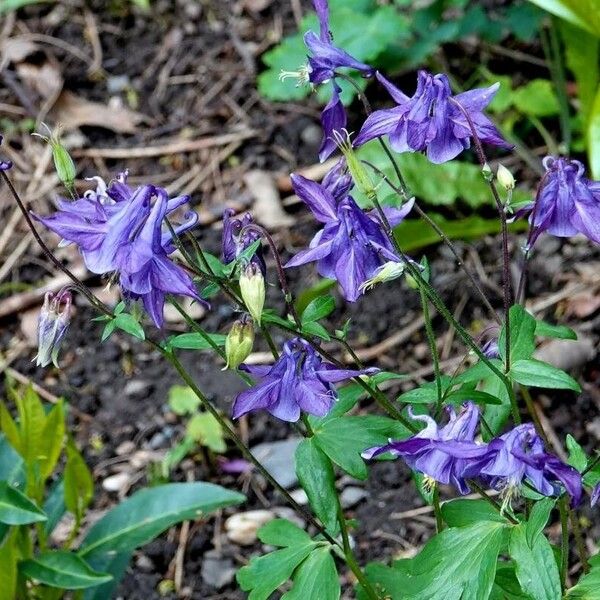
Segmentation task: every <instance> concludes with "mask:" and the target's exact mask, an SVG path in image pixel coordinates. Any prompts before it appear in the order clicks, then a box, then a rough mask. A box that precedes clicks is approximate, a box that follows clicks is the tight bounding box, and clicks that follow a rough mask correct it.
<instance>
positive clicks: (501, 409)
mask: <svg viewBox="0 0 600 600" xmlns="http://www.w3.org/2000/svg"><path fill="white" fill-rule="evenodd" d="M486 370H487V372H488V373H490V375H489V376H488V377H486V378H485V379H484V382H483V388H482V389H483V391H484V392H486V393H488V394H491V395H492V396H494V397H495V398H499V399H500V400H501V401H502V404H500V405H496V406H494V405H488V406H486V407H485V411H484V418H485V422H486V423H487V424H488V425H489V427H490V429H491V430H492V432H493V434H494V435H498V434H499V433H500V432H501V430H502V427H504V424H505V423H506V420H507V419H508V416H509V415H510V398H509V397H508V390H507V389H506V386H505V385H504V382H503V381H502V380H501V379H500V377H498V376H497V375H495V374H494V373H492V372H491V371H490V370H489V369H487V367H486ZM481 433H482V436H483V440H484V441H485V442H489V439H490V436H489V434H488V432H487V429H486V428H482V430H481Z"/></svg>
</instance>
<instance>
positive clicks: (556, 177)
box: [530, 156, 600, 245]
mask: <svg viewBox="0 0 600 600" xmlns="http://www.w3.org/2000/svg"><path fill="white" fill-rule="evenodd" d="M544 167H545V169H546V174H545V175H544V178H543V180H542V183H541V186H540V189H539V191H538V194H537V198H536V201H535V205H534V206H533V209H532V212H531V217H530V221H531V222H532V225H533V232H532V237H531V240H530V245H532V244H533V243H534V242H535V240H536V239H537V238H538V237H539V235H540V234H541V233H543V232H544V231H546V232H547V233H549V234H551V235H555V236H557V237H570V236H572V235H575V234H577V233H583V235H585V236H586V237H587V238H588V239H590V240H591V241H593V242H595V243H596V244H600V182H598V181H592V180H590V179H587V178H586V177H585V176H584V173H585V169H584V166H583V165H582V164H581V163H580V162H579V161H578V160H570V159H568V158H562V157H558V158H555V157H553V156H547V157H546V158H545V159H544Z"/></svg>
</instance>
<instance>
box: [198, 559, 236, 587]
mask: <svg viewBox="0 0 600 600" xmlns="http://www.w3.org/2000/svg"><path fill="white" fill-rule="evenodd" d="M235 572H236V568H235V565H234V564H233V561H232V560H231V559H230V558H223V557H222V555H221V553H220V552H219V551H218V550H209V551H208V552H206V553H205V554H204V557H203V559H202V567H201V569H200V575H201V576H202V581H204V583H206V585H210V586H211V587H214V588H215V589H216V590H220V589H222V588H224V587H225V586H226V585H229V584H230V583H232V582H233V580H234V578H235Z"/></svg>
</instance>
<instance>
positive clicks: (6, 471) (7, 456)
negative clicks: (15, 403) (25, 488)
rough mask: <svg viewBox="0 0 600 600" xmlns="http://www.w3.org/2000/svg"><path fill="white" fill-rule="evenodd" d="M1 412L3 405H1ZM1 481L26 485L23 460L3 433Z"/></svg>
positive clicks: (0, 442)
mask: <svg viewBox="0 0 600 600" xmlns="http://www.w3.org/2000/svg"><path fill="white" fill-rule="evenodd" d="M1 410H2V404H0V411H1ZM0 481H7V482H8V483H9V484H11V485H16V486H22V485H23V484H24V483H25V471H24V469H23V459H22V458H21V456H20V455H19V454H17V451H16V450H15V448H14V446H12V445H11V444H10V442H9V441H8V440H7V438H6V436H5V435H4V434H2V433H0Z"/></svg>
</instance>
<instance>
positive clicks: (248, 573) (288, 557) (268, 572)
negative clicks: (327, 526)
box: [236, 541, 317, 600]
mask: <svg viewBox="0 0 600 600" xmlns="http://www.w3.org/2000/svg"><path fill="white" fill-rule="evenodd" d="M316 547H317V543H315V542H313V541H311V542H308V543H305V544H298V545H294V546H290V547H289V548H283V549H282V550H276V551H275V552H271V553H269V554H265V555H264V556H259V557H258V558H253V559H252V560H251V561H250V563H249V564H248V565H247V566H245V567H242V568H241V569H240V570H239V571H238V572H237V575H236V579H237V582H238V583H239V585H240V587H241V588H242V590H244V591H245V592H250V594H249V595H248V600H267V598H270V597H271V594H272V593H273V592H274V591H275V590H276V589H277V588H278V587H279V586H280V585H283V584H284V583H285V582H286V581H287V580H288V579H290V577H291V576H292V573H293V572H294V569H296V567H297V566H298V565H299V564H300V563H301V562H302V561H303V560H304V559H305V558H306V557H307V556H308V555H309V554H310V553H311V552H312V551H313V550H314V549H315V548H316Z"/></svg>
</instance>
